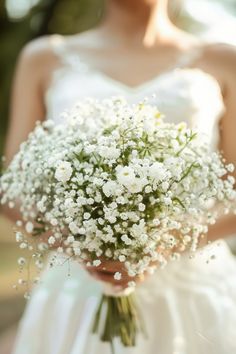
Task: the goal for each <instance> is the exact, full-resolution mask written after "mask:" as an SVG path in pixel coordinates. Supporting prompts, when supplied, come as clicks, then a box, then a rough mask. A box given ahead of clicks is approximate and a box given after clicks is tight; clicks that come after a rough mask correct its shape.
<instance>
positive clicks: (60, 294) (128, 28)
mask: <svg viewBox="0 0 236 354" xmlns="http://www.w3.org/2000/svg"><path fill="white" fill-rule="evenodd" d="M168 5H170V6H171V2H170V4H168V1H167V0H109V1H107V12H106V16H105V18H104V20H103V22H102V24H101V25H100V26H99V27H98V28H96V29H95V30H91V31H88V32H85V33H83V34H80V35H75V36H70V37H67V38H64V37H60V36H53V37H49V38H48V37H47V38H42V39H39V40H37V41H34V42H33V43H30V44H29V45H28V46H27V47H26V48H25V49H24V51H23V53H22V55H21V58H20V61H19V65H18V69H17V74H16V79H15V85H14V90H13V100H12V112H11V122H10V129H9V134H8V143H7V148H6V155H7V160H8V161H10V160H11V158H12V157H13V155H14V154H15V153H16V151H17V149H18V146H19V144H20V143H21V141H23V140H25V139H26V137H27V135H28V133H29V132H30V131H31V130H32V129H33V127H34V125H35V121H36V120H38V119H41V120H43V119H45V118H46V117H49V116H50V117H51V118H53V119H55V120H59V114H60V112H61V111H63V109H65V108H68V107H70V106H71V105H73V103H74V102H75V101H76V100H78V99H81V98H83V97H86V96H95V97H98V98H99V97H107V96H114V95H120V94H121V95H123V96H126V98H127V99H128V100H129V101H130V102H137V101H139V100H141V99H142V98H143V97H145V96H150V95H152V94H153V93H155V94H156V98H155V103H156V104H157V105H158V106H159V109H160V110H161V111H162V112H164V113H165V115H166V119H167V120H169V121H173V122H179V121H182V120H183V119H185V120H186V121H187V122H188V123H189V124H190V125H192V126H194V127H196V128H198V129H199V130H200V131H202V132H204V133H207V134H208V135H209V143H210V144H211V145H212V148H215V149H216V148H217V146H219V147H220V148H221V149H222V150H223V152H224V156H225V158H226V160H228V161H231V162H233V163H236V149H235V138H234V132H235V131H236V119H235V116H236V103H235V99H234V93H235V90H236V65H235V64H236V50H235V49H233V48H231V47H228V46H223V45H206V44H205V45H203V44H202V43H200V42H199V41H198V40H197V39H196V38H194V37H192V36H191V35H189V34H187V33H185V32H183V31H181V30H179V29H177V28H176V27H175V26H174V25H173V24H172V23H171V21H170V19H169V16H168ZM15 213H16V212H15ZM12 217H13V218H14V217H17V216H16V215H12ZM235 232H236V221H235V217H233V216H228V217H227V218H226V217H225V218H222V220H220V221H219V222H218V223H217V225H214V226H212V228H211V229H210V231H209V235H208V239H209V240H211V241H214V240H218V239H220V238H224V237H227V236H228V235H230V234H233V233H235ZM117 270H118V266H117V265H114V264H112V263H109V264H108V265H107V271H106V273H104V271H103V269H100V268H99V267H98V268H96V269H94V268H92V267H91V268H89V269H87V271H88V272H89V273H90V275H89V274H88V272H87V271H85V270H82V269H81V267H80V266H79V265H78V264H77V263H75V262H73V263H72V264H71V270H70V277H67V265H64V266H60V267H55V268H53V269H51V270H48V271H46V272H45V274H44V278H43V283H42V284H41V285H40V286H39V287H38V288H37V289H35V291H34V294H33V296H32V298H31V300H30V301H29V304H28V307H27V310H26V313H25V316H24V318H23V320H22V322H21V325H20V329H19V334H18V339H17V342H16V346H15V351H14V354H36V353H37V354H38V353H42V354H52V353H53V354H59V353H60V354H78V353H81V354H93V353H103V354H108V353H110V347H109V344H107V343H102V342H101V341H100V340H99V339H98V337H96V336H95V335H90V327H91V323H92V319H93V315H94V312H95V309H96V305H97V301H98V299H99V296H100V294H101V286H100V283H99V282H95V281H94V280H93V279H92V277H94V278H98V279H100V280H105V281H108V282H113V274H114V272H115V271H117ZM91 275H92V277H91ZM137 281H138V279H137ZM126 282H127V279H126V278H125V277H124V280H121V281H120V283H121V285H122V286H125V284H126ZM137 292H138V296H139V301H140V304H141V307H142V312H143V315H144V318H145V322H146V325H147V330H148V333H149V338H148V339H144V338H142V337H141V336H140V338H139V341H138V343H137V346H136V347H135V348H122V347H121V346H120V344H119V343H117V347H116V352H117V353H124V354H125V353H137V354H138V353H145V354H151V353H158V354H173V353H175V354H199V353H200V352H201V353H203V354H213V353H214V354H223V353H224V354H232V353H233V352H235V349H236V343H235V341H234V338H235V331H236V263H235V261H234V258H233V256H232V255H231V253H230V251H229V249H228V248H227V246H226V244H225V242H224V241H220V242H219V241H216V242H212V244H211V245H210V246H206V247H204V248H203V249H202V250H200V251H198V253H197V254H196V256H195V257H194V259H190V258H189V257H188V255H187V254H186V255H183V257H182V258H181V260H180V261H179V262H175V263H171V264H169V265H168V266H167V267H166V268H165V269H164V270H159V271H157V272H156V274H155V275H153V276H152V277H149V278H148V279H145V281H144V282H143V283H142V285H141V286H139V287H138V290H137Z"/></svg>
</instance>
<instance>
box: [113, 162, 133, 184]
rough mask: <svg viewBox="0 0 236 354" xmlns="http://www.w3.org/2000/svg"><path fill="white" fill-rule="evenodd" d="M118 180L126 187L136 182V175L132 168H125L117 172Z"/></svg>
mask: <svg viewBox="0 0 236 354" xmlns="http://www.w3.org/2000/svg"><path fill="white" fill-rule="evenodd" d="M116 176H117V180H118V182H119V183H120V184H123V185H124V186H127V185H130V184H132V183H133V182H134V181H135V173H134V170H133V169H132V168H131V167H128V166H125V167H122V168H120V169H118V171H117V174H116Z"/></svg>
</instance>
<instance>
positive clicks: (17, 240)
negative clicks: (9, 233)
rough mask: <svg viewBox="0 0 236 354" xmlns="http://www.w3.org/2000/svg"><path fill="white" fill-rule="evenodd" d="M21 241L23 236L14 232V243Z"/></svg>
mask: <svg viewBox="0 0 236 354" xmlns="http://www.w3.org/2000/svg"><path fill="white" fill-rule="evenodd" d="M21 241H23V235H22V233H21V232H19V231H17V232H16V242H21Z"/></svg>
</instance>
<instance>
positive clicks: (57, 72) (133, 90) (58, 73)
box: [44, 65, 223, 102]
mask: <svg viewBox="0 0 236 354" xmlns="http://www.w3.org/2000/svg"><path fill="white" fill-rule="evenodd" d="M75 69H76V68H75ZM68 70H70V67H68V66H67V65H61V66H60V67H58V68H56V69H54V70H53V72H52V75H51V79H50V82H49V85H48V87H47V89H46V90H45V94H44V97H45V102H48V101H49V96H50V95H51V93H52V91H53V90H54V88H55V85H56V83H57V81H58V79H59V78H61V77H63V74H64V73H65V72H67V71H68ZM89 72H90V74H91V73H93V74H95V75H98V76H99V77H100V78H101V79H102V80H105V81H107V82H108V83H110V84H111V85H113V86H114V87H115V86H117V87H118V88H120V89H121V90H122V91H123V92H124V94H128V95H135V94H140V93H142V91H143V94H145V90H146V89H148V88H149V87H152V86H154V84H158V82H159V81H161V80H162V79H163V78H165V77H167V78H168V76H171V75H173V74H175V73H176V72H179V73H182V72H183V73H184V72H198V73H200V74H201V75H205V76H206V77H208V78H209V79H210V80H212V81H214V83H215V84H216V85H217V86H218V88H219V91H220V93H221V96H222V102H223V95H222V89H221V86H220V84H219V82H218V81H217V79H216V78H215V77H214V76H213V75H211V74H209V73H207V72H205V71H204V70H202V69H200V68H194V67H177V68H172V69H169V70H166V71H164V72H162V73H161V74H158V75H156V76H155V77H154V78H152V79H150V80H147V81H146V82H144V83H142V84H140V85H137V86H135V87H131V86H129V85H126V84H124V83H122V82H121V81H119V80H116V79H113V78H112V77H110V76H109V75H106V74H105V73H103V72H102V71H100V70H97V69H96V68H92V69H91V68H89Z"/></svg>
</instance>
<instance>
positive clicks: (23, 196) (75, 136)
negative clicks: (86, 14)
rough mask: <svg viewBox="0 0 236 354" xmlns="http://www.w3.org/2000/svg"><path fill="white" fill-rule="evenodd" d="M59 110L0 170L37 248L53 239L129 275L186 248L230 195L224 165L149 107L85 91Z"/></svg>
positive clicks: (5, 199) (61, 247)
mask: <svg viewBox="0 0 236 354" xmlns="http://www.w3.org/2000/svg"><path fill="white" fill-rule="evenodd" d="M64 118H65V120H64V123H63V124H61V125H55V124H54V123H53V122H52V121H46V122H44V123H42V124H41V123H38V124H37V126H36V128H35V130H34V132H33V133H31V134H30V135H29V138H28V140H27V141H26V142H25V143H23V144H22V145H21V147H20V151H19V153H18V154H17V155H16V156H15V158H14V159H13V161H12V163H11V165H10V166H9V168H8V169H7V170H6V171H5V173H4V174H3V176H2V177H1V191H2V195H3V196H2V199H1V202H2V203H3V204H4V203H8V204H9V206H10V207H13V206H14V202H15V201H19V202H20V205H21V207H20V211H21V213H22V221H23V225H24V227H25V230H26V232H28V233H30V234H33V235H34V236H37V237H38V238H39V239H40V237H41V235H43V234H44V233H47V234H48V235H49V236H48V238H47V243H45V241H44V242H40V241H38V242H37V248H38V250H37V252H38V254H40V252H43V251H44V250H45V249H48V248H50V247H52V246H53V247H55V245H56V247H58V251H59V252H66V253H67V254H68V255H69V256H71V257H74V256H76V257H79V258H80V259H86V260H87V259H89V260H90V262H92V263H93V265H95V266H96V265H99V264H100V262H101V259H102V258H103V257H105V258H106V259H113V260H119V261H120V262H123V263H124V264H125V266H126V268H127V270H128V273H129V275H130V276H135V275H136V274H141V273H143V272H144V271H145V270H147V269H148V268H149V266H150V265H151V264H153V262H157V263H159V264H160V265H161V266H164V265H165V264H166V262H167V258H166V256H165V254H166V253H165V251H166V250H169V251H170V252H169V253H170V254H171V257H172V258H176V257H178V256H179V251H183V250H185V249H189V250H192V251H194V250H195V249H196V247H197V245H198V240H199V237H201V235H203V234H205V233H206V232H207V225H208V224H209V223H214V222H215V220H216V218H217V216H218V215H217V213H218V212H217V210H218V209H217V208H215V207H214V206H215V205H216V203H220V204H221V205H223V207H224V210H225V212H228V211H229V210H230V208H231V206H232V205H233V204H234V203H235V200H236V193H235V191H234V189H233V186H234V178H233V177H232V176H230V174H229V173H230V172H232V171H233V166H232V165H227V166H225V165H224V163H223V161H222V158H221V156H220V155H219V154H218V153H216V152H213V153H212V152H210V151H209V148H208V146H207V145H206V144H205V143H204V142H203V141H204V139H201V137H200V136H198V135H197V134H196V133H195V132H193V131H191V130H190V129H188V128H187V127H186V125H185V124H184V123H181V124H178V125H175V124H169V123H166V122H164V121H163V119H162V116H161V114H160V113H159V112H158V110H157V108H156V107H154V106H151V105H148V104H138V105H128V104H127V103H126V102H125V100H123V99H119V98H115V99H111V100H104V101H97V100H91V99H87V100H86V101H84V102H80V103H78V104H77V105H76V106H75V107H74V108H73V110H72V111H69V112H66V113H64ZM19 224H20V223H19ZM18 237H19V234H18ZM22 243H23V244H24V245H25V247H27V242H25V241H24V242H21V243H20V244H21V247H23V245H22ZM36 258H37V257H36ZM22 262H23V261H22ZM37 262H39V263H40V261H39V259H38V258H37ZM40 266H41V264H40ZM115 278H116V279H120V274H117V273H116V274H115Z"/></svg>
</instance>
